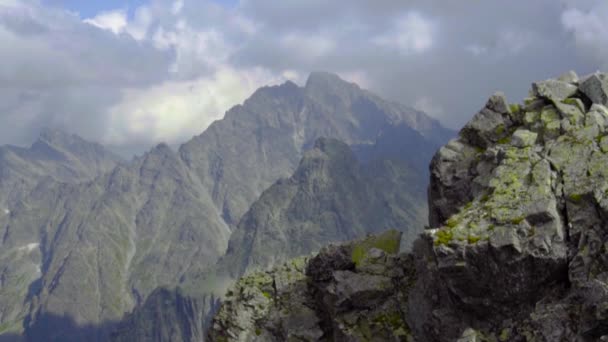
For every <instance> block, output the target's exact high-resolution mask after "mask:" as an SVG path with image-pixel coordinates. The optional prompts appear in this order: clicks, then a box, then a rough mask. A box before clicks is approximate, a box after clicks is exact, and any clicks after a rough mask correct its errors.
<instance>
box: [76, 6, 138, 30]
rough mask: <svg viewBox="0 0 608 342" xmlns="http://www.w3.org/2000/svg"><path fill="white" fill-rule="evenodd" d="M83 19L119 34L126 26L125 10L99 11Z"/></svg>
mask: <svg viewBox="0 0 608 342" xmlns="http://www.w3.org/2000/svg"><path fill="white" fill-rule="evenodd" d="M83 21H84V22H85V23H87V24H90V25H93V26H96V27H99V28H101V29H104V30H108V31H112V32H113V33H114V34H119V33H122V32H123V31H124V30H125V28H126V27H127V12H126V11H125V10H114V11H108V12H101V13H99V14H98V15H96V16H95V17H93V18H88V19H85V20H83Z"/></svg>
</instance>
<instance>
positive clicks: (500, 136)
mask: <svg viewBox="0 0 608 342" xmlns="http://www.w3.org/2000/svg"><path fill="white" fill-rule="evenodd" d="M607 91H608V77H606V75H603V74H593V75H590V76H587V77H584V78H582V79H580V80H579V79H578V77H577V76H576V75H575V74H574V73H568V74H565V75H563V76H561V77H560V78H559V79H555V80H547V81H543V82H537V83H535V84H533V87H532V91H531V93H530V97H529V98H527V99H526V100H525V102H524V104H522V105H509V104H508V103H507V101H506V99H505V97H504V96H503V95H502V94H500V93H497V94H495V95H493V96H492V97H491V98H490V99H489V101H488V102H487V104H486V105H485V106H484V108H483V109H482V110H481V111H480V112H479V113H477V114H476V115H475V116H474V117H473V119H472V120H471V121H470V122H469V123H468V124H467V125H466V126H465V127H464V128H463V129H462V130H461V132H460V135H459V137H458V138H457V139H455V140H453V141H451V142H450V143H449V144H447V145H446V146H445V147H443V148H441V149H440V151H439V152H438V153H437V154H436V156H435V158H434V159H433V161H432V163H431V168H430V170H431V185H430V188H429V210H430V213H429V219H430V225H431V227H430V229H429V230H428V231H426V232H425V233H424V234H423V235H422V236H421V237H420V238H419V239H418V240H417V241H416V242H415V247H414V250H413V252H412V254H411V255H409V256H410V257H411V258H413V260H414V261H413V264H414V265H412V264H409V263H408V262H406V261H399V262H398V263H397V265H394V266H392V267H394V270H403V269H405V273H406V274H412V275H414V274H415V275H414V276H413V277H412V278H411V279H412V283H413V286H411V287H399V289H400V291H401V292H397V291H395V292H393V296H395V297H397V298H405V297H407V299H404V300H400V301H398V304H397V307H399V309H400V311H399V312H402V313H404V316H403V317H404V319H403V320H402V321H400V324H399V326H397V325H396V326H395V328H394V329H393V330H390V331H392V332H393V333H395V332H397V331H399V332H401V331H402V330H403V331H405V332H407V335H401V336H399V338H401V340H407V339H410V338H411V339H413V340H417V341H463V342H464V341H585V342H586V341H604V340H608V310H607V308H608V258H607V254H606V248H605V246H606V244H607V243H608V234H607V233H606V232H607V227H606V222H607V216H606V215H607V214H608V204H607V203H608V201H606V194H607V193H608V181H607V179H608V174H607V171H606V170H608V169H607V168H606V167H605V166H606V165H608V155H607V154H606V153H608V148H607V146H608V143H607V141H608V136H607V133H608V131H607V129H608V109H607V108H606V105H607V104H608V103H607V102H608V100H607V99H608V96H607V94H608V93H607ZM370 254H371V253H370ZM346 255H348V253H346ZM351 256H352V254H351ZM407 257H408V255H402V256H400V257H399V258H406V259H407ZM344 260H347V258H345V257H344V255H341V254H340V253H335V254H334V255H333V256H332V257H331V258H329V259H328V260H326V261H325V262H323V263H317V264H315V263H313V262H309V263H308V268H307V278H306V279H307V283H308V285H307V286H306V288H307V289H308V290H306V291H308V292H302V290H299V289H296V290H294V292H293V293H295V295H296V296H300V295H301V294H302V293H304V294H303V295H301V296H302V297H305V298H304V299H298V300H297V301H296V302H297V303H312V305H313V306H312V307H314V308H315V309H314V311H315V312H318V311H322V312H330V313H335V312H339V311H340V310H341V309H342V307H341V306H340V303H341V301H340V300H338V301H335V300H333V301H332V300H329V301H319V300H318V299H319V298H335V295H336V294H338V295H344V294H345V293H348V292H344V291H336V290H335V289H338V288H339V287H335V286H334V287H330V288H332V289H334V291H333V292H331V291H330V292H328V293H324V295H322V296H320V297H319V296H315V295H313V294H312V293H313V291H312V290H310V289H316V288H319V287H321V288H323V286H325V284H326V282H327V280H326V279H330V280H331V279H333V280H331V281H338V280H339V277H338V276H337V272H336V271H332V272H329V273H326V274H328V276H327V278H323V279H315V278H312V277H310V275H311V274H312V272H314V271H315V270H319V271H320V272H323V270H324V269H326V268H327V266H326V265H327V264H330V265H332V268H331V269H332V270H339V269H342V267H343V265H344V264H345V261H344ZM355 269H356V268H355ZM274 272H277V271H274ZM259 276H260V275H259V274H257V275H251V276H249V278H244V279H257V278H256V277H259ZM373 279H374V277H372V276H370V275H364V276H363V277H361V278H359V279H358V280H357V281H356V282H354V281H351V282H348V283H349V284H353V283H356V284H370V283H371V284H373ZM238 284H239V286H241V287H242V289H239V294H240V295H239V296H237V297H236V298H235V299H233V300H231V301H229V302H227V303H226V304H224V305H223V306H222V309H221V310H220V314H219V315H218V316H217V317H216V320H215V322H216V323H215V324H214V330H213V331H212V332H211V335H210V336H211V337H212V340H214V341H254V340H258V339H259V340H264V339H262V338H260V336H264V338H266V339H265V340H285V337H286V336H298V337H300V338H303V339H304V340H310V341H317V340H320V341H324V340H332V337H333V338H336V337H337V338H338V339H339V340H345V341H365V340H386V339H384V338H383V337H379V336H381V335H378V334H380V333H378V334H372V335H370V336H364V335H363V336H362V335H352V334H351V335H348V334H346V335H336V331H339V332H342V331H344V329H346V328H345V327H349V325H348V323H351V324H354V325H352V326H353V327H358V328H359V329H363V330H364V331H366V330H367V326H368V325H369V324H367V325H366V324H363V325H361V324H355V323H356V322H358V321H356V320H351V321H348V322H346V323H345V322H344V321H341V320H340V319H338V318H336V317H337V316H335V315H333V316H332V315H329V316H328V315H325V316H322V318H320V319H317V320H315V319H313V318H309V319H308V321H307V322H312V323H310V325H311V327H312V328H311V330H310V331H316V332H317V333H316V334H312V335H308V336H301V335H296V334H298V331H299V330H298V329H297V328H296V327H295V326H294V325H293V324H291V322H292V320H293V317H294V316H296V315H297V313H298V311H297V308H296V309H294V310H293V311H292V310H291V309H290V308H289V307H287V309H286V310H284V311H280V310H279V309H278V308H277V309H263V310H261V311H260V310H256V309H254V308H252V307H251V304H252V303H254V302H259V301H260V300H261V299H260V297H259V296H257V295H256V294H255V289H254V288H255V286H258V285H257V284H256V283H255V282H254V283H253V284H249V283H247V282H246V281H244V280H243V281H241V282H239V283H238ZM371 288H372V289H373V290H375V291H378V290H380V289H381V288H382V286H379V285H374V286H371ZM263 290H264V287H262V291H263ZM403 291H405V292H407V293H406V294H403ZM372 292H373V291H372ZM251 293H254V294H253V295H251ZM291 295H292V293H291V292H290V291H289V290H285V293H280V295H279V298H291V297H290V296H291ZM338 298H340V296H338ZM264 308H266V307H264ZM348 309H349V310H354V313H352V312H351V315H354V317H368V314H369V311H368V310H369V309H368V308H361V309H359V310H357V309H356V305H354V304H352V303H351V305H350V306H348ZM231 310H238V314H237V313H234V318H233V317H231V312H232V311H231ZM277 311H279V312H280V313H277ZM388 312H390V311H387V313H388ZM309 317H310V315H309ZM350 317H353V316H350ZM279 327H280V328H279ZM336 327H337V328H336ZM353 329H354V328H353ZM349 331H350V330H349ZM258 332H259V334H258ZM393 335H394V334H393ZM404 336H407V337H404ZM406 338H407V339H406ZM389 340H390V339H389ZM396 340H398V339H396Z"/></svg>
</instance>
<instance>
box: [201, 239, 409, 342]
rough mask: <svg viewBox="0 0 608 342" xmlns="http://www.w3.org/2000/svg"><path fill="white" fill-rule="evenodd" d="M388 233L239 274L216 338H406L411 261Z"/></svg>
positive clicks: (213, 337) (219, 316)
mask: <svg viewBox="0 0 608 342" xmlns="http://www.w3.org/2000/svg"><path fill="white" fill-rule="evenodd" d="M400 240H401V238H400V233H399V232H397V231H387V232H386V233H384V234H381V235H378V236H371V237H368V238H365V239H362V240H358V241H354V242H352V243H350V244H345V245H341V246H329V247H327V248H324V249H323V250H322V251H321V252H320V253H319V254H318V255H317V256H315V257H313V258H306V257H304V258H299V259H295V260H293V261H291V262H288V263H286V264H284V265H282V266H279V267H277V268H275V269H273V270H271V271H267V272H262V273H254V274H252V275H250V276H246V277H244V278H243V279H241V280H239V282H237V283H236V284H235V285H234V286H233V287H232V288H231V289H230V290H229V291H228V293H227V297H226V301H225V302H224V304H223V305H222V308H221V310H220V311H219V313H218V314H217V316H216V317H215V319H214V322H213V326H212V329H211V330H210V332H209V337H210V340H211V341H318V340H329V341H367V340H377V341H407V340H408V337H409V336H410V335H409V332H408V328H407V324H406V323H405V317H406V315H407V313H406V312H403V311H402V309H403V308H405V305H404V303H405V302H406V296H405V295H406V294H407V290H408V288H409V287H410V286H411V284H412V281H413V277H412V274H410V273H408V272H409V271H410V270H411V269H413V267H412V260H411V259H410V258H409V256H407V255H403V256H397V255H396V253H397V252H398V250H399V243H400Z"/></svg>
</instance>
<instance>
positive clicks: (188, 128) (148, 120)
mask: <svg viewBox="0 0 608 342" xmlns="http://www.w3.org/2000/svg"><path fill="white" fill-rule="evenodd" d="M287 76H290V74H289V73H287ZM291 76H293V75H291ZM285 79H286V77H284V76H278V77H277V76H274V75H272V74H270V73H269V72H267V71H265V70H262V69H254V70H236V69H232V68H230V67H223V68H220V69H217V71H216V72H215V73H214V74H213V75H212V76H210V77H205V78H200V79H197V80H193V81H169V82H165V83H163V84H160V85H157V86H153V87H149V88H147V89H125V90H124V96H123V101H122V102H120V103H119V104H117V105H115V106H113V107H112V108H110V110H109V116H110V118H111V122H110V129H109V130H108V131H107V133H106V135H105V136H104V138H103V140H104V142H105V143H108V144H112V145H121V144H126V143H133V142H134V141H135V142H138V143H149V144H152V143H156V142H160V141H164V142H168V143H178V142H182V141H183V139H184V137H188V136H193V135H198V134H200V133H201V132H202V131H203V130H205V128H207V126H209V124H211V123H212V122H213V121H215V120H217V119H220V118H222V117H223V115H224V113H225V111H226V110H228V109H229V108H231V107H232V106H234V105H235V104H238V103H241V102H243V101H244V100H245V99H246V98H247V97H248V96H250V95H251V93H253V92H254V91H255V89H257V88H258V87H260V86H262V85H265V84H273V83H278V82H283V81H285Z"/></svg>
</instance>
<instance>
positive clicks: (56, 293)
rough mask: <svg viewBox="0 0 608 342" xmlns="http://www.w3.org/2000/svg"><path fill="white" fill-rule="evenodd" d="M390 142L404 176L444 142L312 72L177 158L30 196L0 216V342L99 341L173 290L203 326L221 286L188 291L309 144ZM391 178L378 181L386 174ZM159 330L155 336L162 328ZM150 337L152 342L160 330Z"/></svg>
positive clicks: (152, 159) (268, 92) (162, 157)
mask: <svg viewBox="0 0 608 342" xmlns="http://www.w3.org/2000/svg"><path fill="white" fill-rule="evenodd" d="M395 130H398V131H399V132H404V133H406V134H405V137H406V138H407V139H409V140H410V141H412V142H413V143H414V144H415V146H419V147H424V148H418V149H417V150H416V153H413V154H412V157H411V159H408V158H407V157H405V158H402V159H404V160H406V164H407V165H408V167H410V166H409V165H410V164H411V167H414V166H417V165H420V164H421V163H423V162H426V159H430V157H431V152H430V151H432V149H433V148H434V147H435V146H438V144H440V143H441V142H442V141H443V140H444V139H446V138H447V137H448V136H449V135H450V134H451V132H450V131H449V130H445V129H444V128H442V127H441V126H440V125H439V124H438V123H437V122H436V121H434V120H432V119H430V118H428V117H427V116H426V115H424V114H423V113H420V112H416V111H414V110H412V109H409V108H408V107H405V106H402V105H398V104H394V103H389V102H386V101H383V100H381V99H380V98H378V97H377V96H375V95H373V94H371V93H369V92H367V91H364V90H361V89H360V88H359V87H358V86H356V85H354V84H350V83H347V82H344V81H342V80H340V79H339V78H337V77H336V76H334V75H331V74H325V73H314V74H312V75H311V77H310V78H309V80H308V83H307V85H306V87H303V88H301V87H298V86H296V85H295V84H293V83H290V82H288V83H286V84H283V85H281V86H276V87H265V88H262V89H260V90H258V91H257V92H256V93H255V94H254V95H253V96H252V97H251V98H250V99H248V100H247V101H245V103H244V104H243V105H240V106H236V107H234V108H233V109H231V110H230V111H228V113H227V114H226V117H225V118H224V119H222V120H219V121H217V122H215V123H214V124H213V125H211V126H210V127H209V129H207V130H206V131H205V132H204V133H203V134H201V135H200V136H198V137H195V138H193V139H192V140H191V141H190V142H188V143H186V144H184V145H183V146H182V147H181V148H180V149H179V151H177V152H174V151H172V150H171V149H170V148H169V147H168V146H166V145H164V144H161V145H159V146H157V147H156V148H154V149H153V150H151V151H150V152H149V153H146V154H145V155H143V156H141V157H139V158H136V159H135V160H133V161H132V162H130V163H124V164H122V165H119V166H117V167H115V168H113V169H112V170H110V171H109V172H107V173H105V174H103V175H100V176H99V177H97V178H96V179H94V180H91V179H87V180H86V181H84V182H80V183H78V184H66V183H61V182H57V181H55V180H53V179H47V180H45V181H43V182H39V183H36V185H35V187H33V188H32V190H31V191H28V194H27V196H24V197H23V198H21V199H20V200H19V201H15V205H14V208H11V214H10V215H4V216H2V215H0V231H1V232H2V235H3V240H2V241H1V245H0V249H1V250H2V251H3V252H4V251H5V253H6V254H3V256H4V257H3V259H1V264H0V265H2V271H3V272H4V278H2V279H3V280H2V283H1V284H0V311H1V314H0V335H1V334H3V333H9V332H14V333H18V334H22V333H25V334H26V335H27V337H28V338H29V339H30V340H34V341H36V340H45V341H46V340H51V341H52V340H55V341H58V340H60V341H70V340H73V341H79V340H92V341H95V340H102V339H104V338H106V337H107V335H108V333H109V332H110V331H112V330H113V329H114V327H115V323H116V322H117V321H119V320H120V319H121V318H122V317H123V315H124V314H125V313H128V312H130V311H131V310H132V309H133V308H134V307H135V306H137V305H139V307H140V308H142V310H143V311H144V312H145V311H146V309H145V308H154V307H155V306H154V303H155V300H154V298H153V297H151V299H150V300H149V301H147V299H148V296H149V295H150V294H152V293H155V296H161V295H162V292H158V291H157V292H154V290H155V289H157V288H158V287H166V288H170V289H172V288H174V287H175V286H177V285H179V286H181V287H183V289H184V290H183V293H178V292H177V291H175V292H173V293H174V294H175V296H176V298H177V297H180V296H182V295H183V296H184V297H188V298H191V299H192V300H193V302H195V304H194V305H193V307H195V308H196V309H197V310H201V312H198V313H197V315H199V316H197V317H205V316H206V314H208V310H211V309H212V308H213V305H211V303H213V302H214V300H215V298H217V296H219V295H221V293H223V290H224V289H225V287H226V283H225V282H224V280H223V279H214V278H213V277H211V278H209V277H207V278H206V279H205V280H204V283H193V282H192V281H191V280H192V279H195V280H196V279H199V278H200V277H201V275H206V274H209V272H210V268H211V267H212V266H213V265H214V264H215V263H216V261H217V260H218V259H219V258H220V257H221V256H222V255H223V254H224V252H225V251H226V249H227V246H228V240H229V238H230V235H231V233H232V231H233V230H234V228H236V226H237V223H238V222H239V220H240V218H241V216H242V215H243V214H244V213H245V212H247V210H248V209H249V207H250V205H251V204H252V203H253V202H254V201H255V200H256V199H257V198H258V197H259V195H260V194H261V193H262V192H263V190H265V189H266V188H267V187H269V186H270V185H272V184H273V183H274V182H276V181H277V180H278V179H279V178H281V177H288V176H290V175H291V174H292V173H293V172H294V170H295V169H296V168H297V166H298V163H299V161H300V159H301V157H302V156H303V154H304V152H305V151H306V150H308V149H310V148H311V147H312V146H313V144H314V141H315V140H316V139H318V138H320V137H323V136H328V137H333V138H338V139H340V140H342V141H345V142H347V143H348V144H349V145H352V146H357V151H358V153H360V154H361V155H364V154H365V155H367V156H372V158H369V160H372V159H373V155H375V154H376V153H378V152H377V151H371V150H370V148H372V147H373V146H374V145H377V142H379V141H383V137H387V138H388V137H394V132H395ZM50 145H54V144H50ZM68 145H70V144H68ZM73 145H75V146H76V145H78V143H74V144H73ZM70 146H72V145H70ZM64 150H66V151H72V152H73V153H75V152H74V151H79V150H78V149H77V148H75V147H74V146H72V147H70V148H69V149H68V148H62V151H64ZM370 151H371V152H370ZM421 151H422V152H421ZM87 160H88V159H87ZM91 160H92V159H91ZM83 163H84V162H83ZM370 163H372V161H370ZM85 165H86V164H85ZM388 165H389V164H387V166H386V167H384V169H383V170H385V171H383V172H384V173H385V174H390V171H391V170H395V168H393V167H392V166H391V167H389V166H388ZM404 165H405V164H404ZM378 168H379V169H382V168H381V167H378ZM394 177H399V176H398V175H397V174H395V175H394ZM60 180H61V179H60ZM15 255H19V258H16V257H15ZM15 260H23V265H21V264H17V262H16V261H15ZM19 262H21V261H19ZM171 291H174V290H171ZM172 307H174V308H175V310H177V311H179V310H181V309H180V308H179V307H176V306H172ZM152 310H154V309H152ZM130 317H150V316H146V315H145V314H144V315H143V316H138V313H135V314H134V316H130ZM167 317H169V316H167ZM175 317H178V316H177V315H176V316H175ZM161 318H162V317H161ZM165 318H166V317H165ZM165 318H162V319H161V320H160V321H158V322H156V323H157V324H161V325H162V324H169V323H170V322H172V320H171V319H168V318H167V319H165ZM193 319H194V318H193ZM144 320H145V319H144ZM127 321H129V318H128V319H127ZM129 322H141V320H139V321H138V320H137V319H136V318H134V319H133V320H130V321H129ZM163 322H164V323H163ZM75 326H80V327H86V329H76V330H75V328H74V327H75ZM121 326H122V325H121ZM158 328H159V329H160V330H158V331H161V332H162V333H160V334H161V335H157V336H164V335H162V334H164V332H167V331H170V330H167V329H163V328H161V327H158ZM122 331H124V330H122ZM146 336H149V335H146ZM176 336H178V335H176ZM181 336H182V337H183V336H190V335H188V334H185V333H184V334H183V335H181ZM191 336H195V335H191ZM115 337H116V338H120V336H115Z"/></svg>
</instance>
